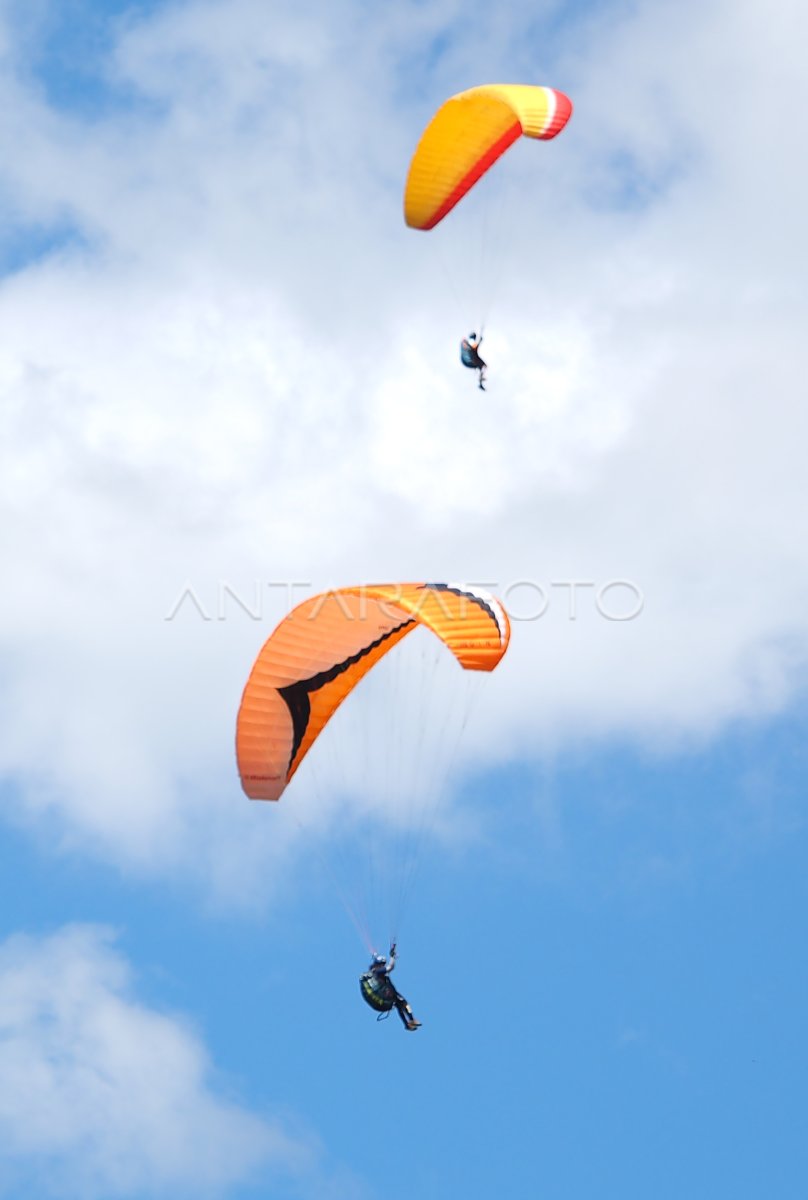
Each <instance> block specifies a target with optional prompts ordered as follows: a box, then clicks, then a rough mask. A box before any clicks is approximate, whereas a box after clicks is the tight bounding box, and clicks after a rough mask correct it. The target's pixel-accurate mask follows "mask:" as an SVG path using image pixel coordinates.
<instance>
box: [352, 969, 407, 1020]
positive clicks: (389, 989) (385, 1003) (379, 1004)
mask: <svg viewBox="0 0 808 1200" xmlns="http://www.w3.org/2000/svg"><path fill="white" fill-rule="evenodd" d="M359 990H360V991H361V993H362V999H363V1000H364V1001H365V1003H366V1004H369V1005H370V1007H371V1008H375V1010H376V1012H378V1013H389V1012H390V1010H391V1009H392V1008H393V1007H394V1006H395V1003H396V997H397V995H398V993H397V992H396V989H395V988H394V987H393V985H392V983H391V982H390V980H389V979H388V978H387V976H385V977H384V978H382V979H380V978H379V977H378V975H374V974H372V972H370V971H366V972H365V974H364V975H360V976H359Z"/></svg>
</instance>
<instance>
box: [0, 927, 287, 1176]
mask: <svg viewBox="0 0 808 1200" xmlns="http://www.w3.org/2000/svg"><path fill="white" fill-rule="evenodd" d="M0 1157H2V1159H3V1162H4V1169H3V1172H2V1174H0V1194H2V1192H4V1191H5V1190H6V1189H7V1188H12V1189H13V1188H14V1187H16V1188H17V1190H16V1191H15V1192H14V1194H15V1195H16V1194H22V1193H21V1192H20V1191H19V1188H20V1187H21V1186H22V1185H23V1184H24V1185H25V1187H26V1188H27V1189H28V1190H27V1192H26V1194H29V1195H33V1194H37V1195H53V1196H70V1197H79V1196H81V1197H93V1196H99V1197H105V1198H106V1197H119V1196H120V1197H123V1196H139V1197H146V1196H162V1195H172V1196H188V1195H194V1196H198V1195H203V1196H216V1195H223V1194H227V1192H228V1189H229V1188H231V1187H233V1186H235V1185H236V1184H237V1183H239V1182H242V1181H244V1180H245V1179H247V1178H249V1177H250V1176H252V1175H254V1174H256V1173H257V1172H261V1173H264V1172H268V1173H270V1174H272V1175H274V1176H275V1177H277V1176H278V1175H282V1176H286V1175H288V1173H289V1172H293V1173H297V1172H298V1171H299V1170H301V1169H302V1168H304V1167H305V1164H306V1160H307V1159H308V1158H309V1157H310V1150H309V1148H307V1147H306V1146H305V1145H304V1144H303V1143H301V1142H299V1141H296V1140H294V1139H293V1138H292V1137H290V1136H289V1135H287V1134H286V1133H285V1132H284V1131H283V1130H282V1129H281V1128H280V1126H278V1125H276V1124H274V1123H272V1122H270V1121H268V1120H266V1119H265V1118H264V1117H261V1116H259V1115H257V1114H255V1113H253V1112H250V1111H249V1110H248V1109H247V1108H244V1107H242V1106H241V1105H239V1104H238V1103H236V1102H235V1101H234V1100H233V1099H232V1098H227V1097H226V1096H224V1095H223V1094H221V1089H220V1088H217V1086H216V1083H215V1080H214V1078H213V1073H212V1070H211V1065H210V1063H209V1061H208V1057H207V1054H206V1051H205V1049H204V1047H203V1046H202V1045H201V1043H200V1041H199V1039H198V1037H197V1036H196V1035H195V1034H194V1033H193V1032H192V1031H191V1030H190V1029H189V1028H188V1027H187V1026H186V1025H185V1024H184V1023H183V1022H182V1021H181V1020H178V1019H177V1017H175V1016H169V1015H167V1014H164V1013H160V1012H156V1011H154V1010H152V1009H149V1008H148V1007H146V1006H145V1005H143V1004H141V1003H139V1002H138V1001H137V1000H136V999H135V997H134V995H133V989H132V981H131V978H130V971H129V967H128V965H127V963H126V961H125V959H124V958H123V957H122V956H121V954H120V952H119V951H117V950H116V949H115V948H114V946H113V945H112V938H111V936H110V934H109V932H108V931H105V930H104V929H101V928H99V927H94V926H73V927H66V928H64V929H62V930H61V931H59V932H58V933H56V934H53V935H52V936H50V937H45V938H30V937H24V936H16V937H12V938H10V939H8V940H7V941H6V942H4V943H3V944H2V945H1V946H0Z"/></svg>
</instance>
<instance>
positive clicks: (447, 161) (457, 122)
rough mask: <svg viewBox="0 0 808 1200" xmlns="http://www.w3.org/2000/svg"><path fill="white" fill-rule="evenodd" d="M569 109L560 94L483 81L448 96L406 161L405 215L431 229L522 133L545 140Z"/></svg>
mask: <svg viewBox="0 0 808 1200" xmlns="http://www.w3.org/2000/svg"><path fill="white" fill-rule="evenodd" d="M571 113H572V103H571V102H570V100H569V99H568V97H567V96H565V95H564V93H563V92H558V91H556V90H555V89H554V88H549V87H532V86H529V85H526V84H485V85H484V86H482V87H475V88H470V89H469V90H468V91H466V92H459V93H458V94H457V95H456V96H452V97H451V99H450V100H447V101H446V103H445V104H443V105H442V106H441V108H439V109H438V111H437V112H436V113H435V116H434V117H433V118H432V120H431V121H430V123H429V125H427V127H426V129H425V130H424V133H423V135H422V137H421V140H420V142H419V143H418V147H417V149H416V151H415V154H414V155H413V159H412V162H411V163H410V170H409V174H408V176H407V184H406V187H405V189H404V219H405V221H406V222H407V224H408V225H409V226H411V228H413V229H433V228H434V227H435V225H437V224H438V222H439V221H442V220H443V218H444V217H445V216H446V214H447V213H449V212H451V210H452V209H453V208H454V206H455V205H456V204H457V203H458V201H459V200H461V199H462V198H463V196H465V194H466V192H468V191H469V190H470V188H472V187H473V186H474V184H475V183H476V182H477V180H478V179H479V178H480V177H481V176H482V175H484V174H485V172H486V171H487V170H488V169H489V167H491V166H492V164H493V163H495V162H496V160H497V159H498V158H500V157H501V155H503V154H504V153H505V151H506V150H507V149H508V147H509V146H511V145H513V143H514V142H515V141H517V140H518V139H519V138H520V137H529V138H537V139H538V140H540V141H549V139H550V138H554V137H555V136H556V134H558V133H560V132H561V130H562V129H563V128H564V126H565V125H566V123H567V121H568V120H569V118H570V115H571Z"/></svg>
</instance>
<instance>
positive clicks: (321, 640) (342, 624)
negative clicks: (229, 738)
mask: <svg viewBox="0 0 808 1200" xmlns="http://www.w3.org/2000/svg"><path fill="white" fill-rule="evenodd" d="M419 625H422V626H425V627H426V628H428V629H430V630H431V631H432V632H433V633H434V634H436V636H437V637H439V638H440V639H441V641H443V642H444V643H445V645H446V646H447V647H448V648H449V650H451V652H452V653H453V654H454V656H455V658H456V659H457V660H458V662H459V663H460V665H461V666H462V667H464V668H465V669H466V670H473V671H492V670H493V669H494V667H495V666H496V665H497V663H498V662H499V661H500V659H501V658H502V656H503V654H504V653H505V651H506V649H507V647H508V639H509V636H510V629H509V624H508V618H507V616H506V614H505V610H504V609H503V608H502V606H501V605H500V603H499V602H498V601H497V600H495V599H494V597H493V596H489V595H488V594H487V593H486V592H482V591H479V590H477V589H473V588H467V587H465V586H463V585H459V584H458V585H455V584H445V583H431V584H430V583H409V584H378V585H372V586H370V585H369V586H357V587H348V588H338V589H336V590H334V591H330V592H324V593H322V594H321V595H319V596H314V597H312V598H311V599H310V600H306V601H304V602H303V603H302V604H299V605H298V606H297V607H296V608H295V609H293V610H292V612H290V613H289V615H288V616H287V617H285V618H284V620H283V621H281V623H280V625H279V626H278V627H277V629H276V630H275V632H274V633H273V634H272V636H271V637H270V638H269V639H268V640H267V642H265V644H264V646H263V647H262V649H261V652H260V653H259V655H258V658H257V659H256V661H255V664H254V665H253V668H252V671H251V672H250V677H249V679H248V680H247V685H246V687H245V689H244V695H243V696H242V700H241V706H240V708H239V713H238V721H237V728H236V757H237V760H238V769H239V775H240V776H241V785H242V787H243V788H244V791H245V792H246V793H247V795H248V796H249V797H250V798H251V799H253V800H277V799H279V798H280V796H281V794H282V792H283V790H284V788H285V787H286V785H287V784H288V783H289V780H290V779H291V778H292V776H293V775H294V773H295V771H296V770H297V768H298V767H299V766H300V763H301V762H302V760H303V758H304V757H305V756H306V754H307V753H308V751H309V750H310V748H311V746H312V744H313V743H314V741H315V740H316V738H317V737H318V735H319V734H320V732H321V730H322V729H323V727H324V726H325V724H326V723H327V721H328V720H329V719H330V717H331V716H332V715H333V713H334V712H335V711H336V709H337V708H338V707H339V705H340V704H341V703H342V701H343V700H344V699H345V698H346V696H348V695H349V693H350V692H351V691H352V690H353V689H354V688H355V687H356V685H357V684H358V683H359V681H360V680H361V679H362V678H363V677H364V676H365V675H366V674H367V672H368V671H369V670H370V668H371V667H372V666H374V664H375V663H377V662H378V661H379V659H380V658H382V657H383V656H384V655H385V654H387V653H388V652H389V651H390V650H392V649H393V647H394V646H396V644H397V643H398V642H400V641H401V639H402V638H404V637H406V636H407V634H408V633H410V632H411V631H412V630H413V629H415V628H417V627H418V626H419Z"/></svg>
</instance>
